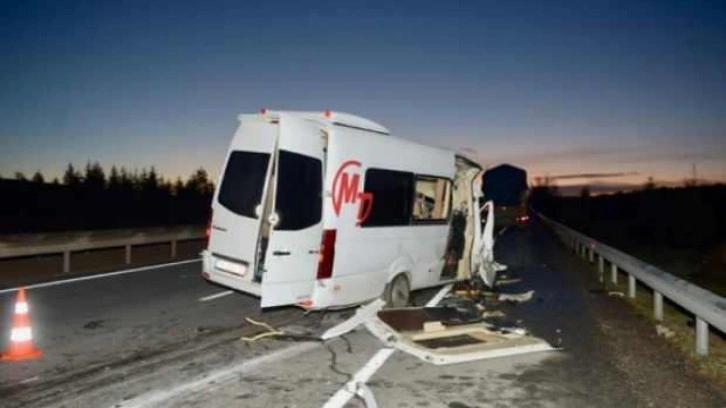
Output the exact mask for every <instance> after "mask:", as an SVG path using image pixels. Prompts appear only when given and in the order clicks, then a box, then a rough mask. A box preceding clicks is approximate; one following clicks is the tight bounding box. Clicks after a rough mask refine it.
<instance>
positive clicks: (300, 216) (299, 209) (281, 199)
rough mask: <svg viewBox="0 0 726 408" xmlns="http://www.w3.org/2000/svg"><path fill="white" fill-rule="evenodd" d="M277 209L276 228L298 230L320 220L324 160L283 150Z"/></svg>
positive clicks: (278, 180) (278, 178)
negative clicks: (277, 221)
mask: <svg viewBox="0 0 726 408" xmlns="http://www.w3.org/2000/svg"><path fill="white" fill-rule="evenodd" d="M279 160H280V162H279V164H278V169H277V171H278V175H277V196H276V197H275V211H276V212H277V214H278V216H279V217H280V218H279V219H280V221H279V223H278V224H277V225H276V226H275V229H276V230H282V231H295V230H301V229H304V228H308V227H311V226H313V225H315V224H317V223H319V222H320V220H321V219H322V215H323V213H322V211H323V164H322V162H321V161H320V160H318V159H316V158H314V157H310V156H305V155H302V154H298V153H293V152H288V151H285V150H280V155H279Z"/></svg>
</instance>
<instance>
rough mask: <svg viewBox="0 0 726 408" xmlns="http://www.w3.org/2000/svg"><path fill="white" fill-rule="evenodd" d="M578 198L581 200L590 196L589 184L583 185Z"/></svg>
mask: <svg viewBox="0 0 726 408" xmlns="http://www.w3.org/2000/svg"><path fill="white" fill-rule="evenodd" d="M580 198H581V199H583V200H587V199H588V198H590V186H585V187H583V188H582V190H580Z"/></svg>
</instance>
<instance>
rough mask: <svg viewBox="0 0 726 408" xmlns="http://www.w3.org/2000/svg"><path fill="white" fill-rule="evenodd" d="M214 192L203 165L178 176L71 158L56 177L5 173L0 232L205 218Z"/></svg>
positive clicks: (194, 221) (172, 222) (173, 222)
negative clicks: (80, 166)
mask: <svg viewBox="0 0 726 408" xmlns="http://www.w3.org/2000/svg"><path fill="white" fill-rule="evenodd" d="M213 194H214V184H213V183H212V181H211V180H210V179H209V175H208V174H207V172H206V171H205V170H204V169H203V168H199V169H197V170H196V171H194V172H193V173H192V174H191V175H190V176H189V177H188V178H187V179H186V180H182V179H181V178H180V177H178V178H177V179H176V180H173V181H172V180H170V179H166V178H164V177H163V176H161V175H159V174H158V173H157V171H156V169H155V168H154V167H151V168H150V169H148V170H147V169H145V168H144V169H141V170H140V171H139V170H137V169H134V170H128V169H126V168H125V167H117V166H112V167H111V168H110V170H109V171H106V170H105V169H104V168H103V167H102V166H101V165H100V164H99V163H98V162H93V163H91V162H88V163H87V164H86V166H85V169H84V170H83V171H81V170H79V169H78V168H77V167H76V166H74V165H73V164H68V166H67V167H66V169H65V171H64V173H63V176H62V178H61V179H60V180H59V179H58V178H55V179H54V180H52V181H51V182H46V179H45V177H44V176H43V174H42V173H41V172H40V171H38V172H36V173H35V174H34V175H33V176H32V177H30V178H27V177H26V176H25V175H24V174H22V173H16V174H15V177H14V178H12V179H8V178H0V197H2V199H0V233H5V234H7V233H23V232H47V231H65V230H93V229H110V228H137V227H151V226H169V225H179V224H204V223H205V222H206V221H207V218H208V217H209V211H210V210H209V208H210V203H211V199H212V195H213Z"/></svg>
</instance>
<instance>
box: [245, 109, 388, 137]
mask: <svg viewBox="0 0 726 408" xmlns="http://www.w3.org/2000/svg"><path fill="white" fill-rule="evenodd" d="M259 114H260V115H263V116H266V117H271V118H275V117H278V118H279V116H280V114H285V115H295V116H300V117H302V118H306V119H315V120H320V121H325V122H330V123H332V124H334V125H340V126H345V127H350V128H354V129H363V130H369V131H371V132H376V133H381V134H384V135H389V134H390V133H391V132H390V131H389V130H388V129H386V128H385V127H384V126H382V125H380V124H378V123H376V122H374V121H372V120H370V119H366V118H363V117H360V116H358V115H353V114H351V113H344V112H335V111H330V110H326V111H319V112H314V111H272V110H268V109H260V112H259ZM244 116H247V115H244V114H243V115H240V116H239V117H240V119H241V118H242V117H244Z"/></svg>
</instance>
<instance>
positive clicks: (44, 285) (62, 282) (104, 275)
mask: <svg viewBox="0 0 726 408" xmlns="http://www.w3.org/2000/svg"><path fill="white" fill-rule="evenodd" d="M201 261H202V260H201V259H190V260H187V261H179V262H170V263H165V264H161V265H150V266H142V267H140V268H133V269H125V270H122V271H116V272H109V273H102V274H98V275H89V276H81V277H80V278H72V279H63V280H58V281H52V282H43V283H36V284H34V285H27V286H25V289H37V288H47V287H50V286H58V285H65V284H67V283H73V282H80V281H86V280H91V279H101V278H108V277H111V276H117V275H125V274H127V273H134V272H143V271H148V270H150V269H160V268H166V267H169V266H177V265H184V264H188V263H192V262H201ZM18 289H20V287H17V288H10V289H2V290H0V294H3V293H8V292H15V291H17V290H18Z"/></svg>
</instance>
